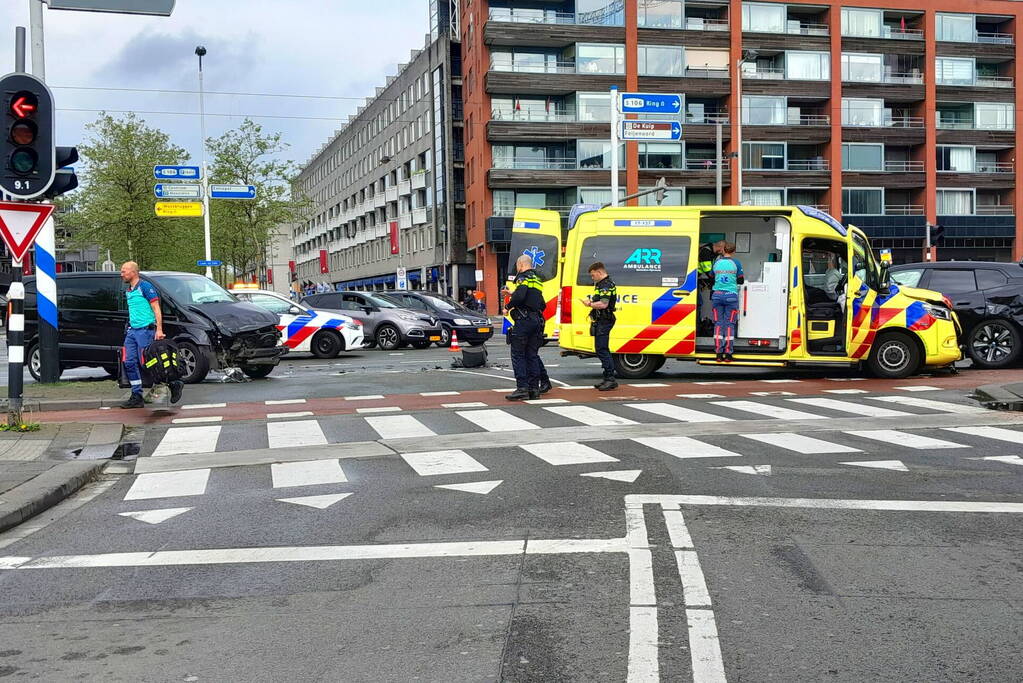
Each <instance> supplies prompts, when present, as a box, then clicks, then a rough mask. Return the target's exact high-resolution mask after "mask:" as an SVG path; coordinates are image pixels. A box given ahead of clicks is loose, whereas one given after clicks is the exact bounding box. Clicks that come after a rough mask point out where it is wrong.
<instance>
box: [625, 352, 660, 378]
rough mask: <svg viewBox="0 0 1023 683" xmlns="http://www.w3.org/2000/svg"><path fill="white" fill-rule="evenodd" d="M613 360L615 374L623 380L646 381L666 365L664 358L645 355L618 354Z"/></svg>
mask: <svg viewBox="0 0 1023 683" xmlns="http://www.w3.org/2000/svg"><path fill="white" fill-rule="evenodd" d="M613 358H614V363H615V373H616V374H617V375H618V376H619V377H621V378H623V379H644V378H646V377H649V376H650V375H652V374H654V373H655V372H657V371H658V370H660V369H661V366H662V365H664V358H663V357H662V356H654V355H651V354H645V353H616V354H614V356H613Z"/></svg>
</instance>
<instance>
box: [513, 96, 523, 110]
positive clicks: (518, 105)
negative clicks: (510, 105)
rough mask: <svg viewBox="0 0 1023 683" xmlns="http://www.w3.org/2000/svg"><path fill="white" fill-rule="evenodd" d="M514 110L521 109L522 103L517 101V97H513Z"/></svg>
mask: <svg viewBox="0 0 1023 683" xmlns="http://www.w3.org/2000/svg"><path fill="white" fill-rule="evenodd" d="M515 111H522V103H521V102H519V98H517V97H516V98H515Z"/></svg>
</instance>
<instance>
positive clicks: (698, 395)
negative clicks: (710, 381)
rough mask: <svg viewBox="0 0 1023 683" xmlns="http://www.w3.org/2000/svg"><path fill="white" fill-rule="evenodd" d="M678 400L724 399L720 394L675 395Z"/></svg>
mask: <svg viewBox="0 0 1023 683" xmlns="http://www.w3.org/2000/svg"><path fill="white" fill-rule="evenodd" d="M675 395H676V396H678V397H679V398H724V396H722V395H721V394H675Z"/></svg>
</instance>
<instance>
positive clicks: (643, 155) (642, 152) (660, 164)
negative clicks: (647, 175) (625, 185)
mask: <svg viewBox="0 0 1023 683" xmlns="http://www.w3.org/2000/svg"><path fill="white" fill-rule="evenodd" d="M683 159H684V155H683V153H682V145H681V144H678V143H672V142H667V143H665V142H641V143H639V167H640V168H685V162H684V160H683Z"/></svg>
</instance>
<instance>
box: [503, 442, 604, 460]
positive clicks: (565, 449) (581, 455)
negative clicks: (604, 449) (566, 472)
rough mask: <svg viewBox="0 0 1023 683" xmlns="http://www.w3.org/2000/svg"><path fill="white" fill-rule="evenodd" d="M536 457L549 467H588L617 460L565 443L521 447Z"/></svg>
mask: <svg viewBox="0 0 1023 683" xmlns="http://www.w3.org/2000/svg"><path fill="white" fill-rule="evenodd" d="M522 449H523V450H526V451H529V452H530V453H532V454H533V455H535V456H536V457H538V458H540V459H541V460H543V461H544V462H548V463H550V464H551V465H589V464H592V463H595V462H618V458H613V457H611V456H610V455H607V454H605V453H601V452H600V451H598V450H597V449H596V448H593V447H592V446H587V445H586V444H582V443H576V442H575V441H566V442H559V443H534V444H527V445H524V446H522Z"/></svg>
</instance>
